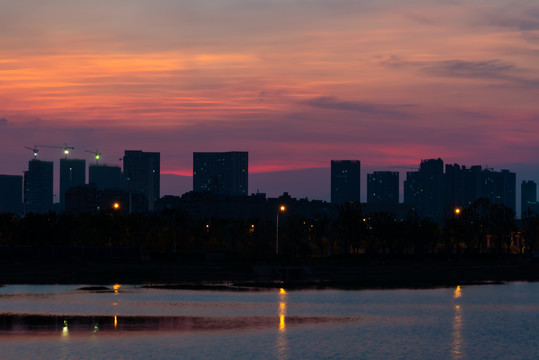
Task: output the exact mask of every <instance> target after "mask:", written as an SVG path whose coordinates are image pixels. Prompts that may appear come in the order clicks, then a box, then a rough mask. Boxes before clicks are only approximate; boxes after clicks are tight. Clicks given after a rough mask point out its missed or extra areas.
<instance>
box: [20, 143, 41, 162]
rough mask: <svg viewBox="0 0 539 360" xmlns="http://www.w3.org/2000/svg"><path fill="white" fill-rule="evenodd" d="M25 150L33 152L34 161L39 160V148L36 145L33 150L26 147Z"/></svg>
mask: <svg viewBox="0 0 539 360" xmlns="http://www.w3.org/2000/svg"><path fill="white" fill-rule="evenodd" d="M24 148H25V149H28V150H32V151H33V153H34V160H36V159H37V154H38V153H39V149H38V148H37V146H35V145H34V147H33V148H31V147H28V146H25V147H24Z"/></svg>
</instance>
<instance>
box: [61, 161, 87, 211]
mask: <svg viewBox="0 0 539 360" xmlns="http://www.w3.org/2000/svg"><path fill="white" fill-rule="evenodd" d="M85 183H86V160H79V159H60V207H61V209H62V210H64V209H65V194H66V191H67V190H68V189H69V188H72V187H74V186H81V185H84V184H85Z"/></svg>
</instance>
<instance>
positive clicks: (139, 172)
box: [123, 150, 161, 211]
mask: <svg viewBox="0 0 539 360" xmlns="http://www.w3.org/2000/svg"><path fill="white" fill-rule="evenodd" d="M123 163H124V179H125V186H126V188H127V191H128V192H129V193H130V194H131V195H130V196H131V197H132V194H133V193H142V194H144V196H145V197H146V200H147V201H148V207H147V208H148V210H150V211H153V209H154V203H155V201H157V200H158V199H159V197H160V178H161V176H160V173H161V154H160V153H158V152H144V151H141V150H125V153H124V158H123Z"/></svg>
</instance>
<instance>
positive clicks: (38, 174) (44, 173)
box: [24, 159, 53, 214]
mask: <svg viewBox="0 0 539 360" xmlns="http://www.w3.org/2000/svg"><path fill="white" fill-rule="evenodd" d="M52 186H53V163H52V162H51V161H41V160H37V159H33V160H30V161H29V162H28V171H25V172H24V213H25V214H29V213H45V212H48V211H50V210H52V195H53V194H52Z"/></svg>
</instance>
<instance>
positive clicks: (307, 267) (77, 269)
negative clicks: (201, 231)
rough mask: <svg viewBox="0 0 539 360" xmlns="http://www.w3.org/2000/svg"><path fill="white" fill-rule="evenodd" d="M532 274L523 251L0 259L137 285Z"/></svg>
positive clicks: (23, 279) (17, 274)
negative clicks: (447, 255) (446, 255)
mask: <svg viewBox="0 0 539 360" xmlns="http://www.w3.org/2000/svg"><path fill="white" fill-rule="evenodd" d="M506 281H539V264H538V263H535V262H532V261H531V260H530V259H529V258H525V257H517V256H515V257H505V258H503V260H500V258H496V257H484V258H474V259H465V260H462V259H461V260H459V261H449V260H447V259H443V260H441V259H430V260H429V261H424V260H422V261H417V260H414V259H397V260H393V261H386V260H384V261H382V260H379V259H370V258H369V259H364V258H334V259H308V260H305V261H295V262H293V263H291V262H284V261H274V262H264V263H261V262H257V263H249V262H241V261H220V262H181V261H151V262H110V261H109V262H95V261H93V262H92V261H85V260H81V259H69V260H67V261H53V262H50V261H48V262H45V261H34V262H31V263H30V262H25V263H21V262H3V263H2V264H0V284H89V285H107V284H114V283H119V284H137V285H142V286H151V287H167V288H178V289H214V290H222V289H236V290H241V289H264V288H281V287H284V288H288V289H305V288H335V289H383V288H388V289H394V288H432V287H445V286H457V285H467V284H483V283H500V282H506Z"/></svg>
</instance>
